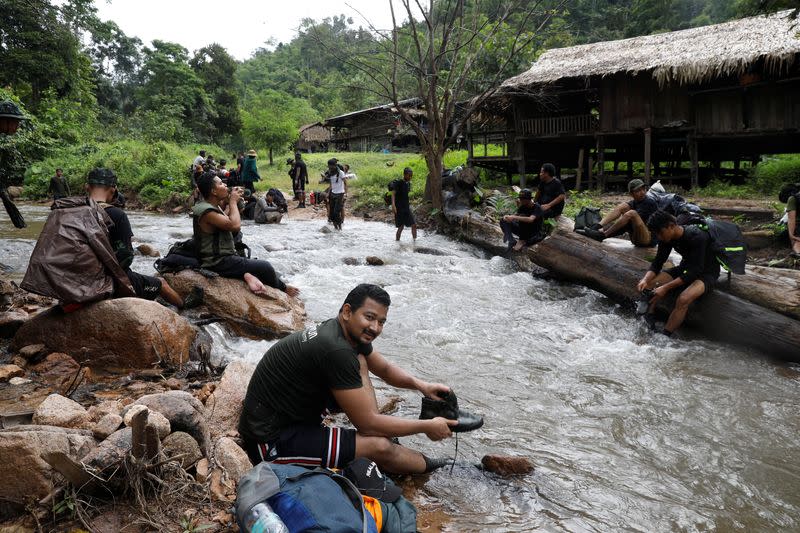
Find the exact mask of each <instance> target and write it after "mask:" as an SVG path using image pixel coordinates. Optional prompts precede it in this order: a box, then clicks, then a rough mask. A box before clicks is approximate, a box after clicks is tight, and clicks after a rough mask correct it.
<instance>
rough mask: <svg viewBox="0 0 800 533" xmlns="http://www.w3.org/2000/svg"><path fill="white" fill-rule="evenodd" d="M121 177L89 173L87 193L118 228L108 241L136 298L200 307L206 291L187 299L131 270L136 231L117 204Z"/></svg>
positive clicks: (98, 170)
mask: <svg viewBox="0 0 800 533" xmlns="http://www.w3.org/2000/svg"><path fill="white" fill-rule="evenodd" d="M116 192H117V176H116V175H115V174H114V172H113V171H112V170H109V169H107V168H95V169H93V170H92V171H91V172H89V177H88V179H87V182H86V194H87V196H88V197H89V198H91V199H92V200H94V201H95V202H97V204H98V205H99V206H101V207H102V208H103V209H105V212H106V213H107V214H108V216H109V218H111V221H112V222H113V223H114V225H113V226H112V227H111V228H110V229H109V231H108V240H109V241H111V247H112V249H113V250H114V254H115V255H116V256H117V262H119V264H120V266H121V267H122V268H123V269H124V270H125V274H127V276H128V279H129V280H130V282H131V285H132V286H133V290H134V292H135V293H136V296H137V297H139V298H143V299H145V300H155V299H156V298H157V297H158V296H161V297H162V298H163V299H164V300H166V301H167V302H169V303H171V304H172V305H174V306H176V307H178V308H185V309H188V308H191V307H196V306H198V305H200V304H201V303H203V289H202V288H200V287H194V288H193V289H192V292H191V293H189V295H188V296H187V297H186V299H185V300H184V299H183V298H181V297H180V295H179V294H178V293H177V292H175V290H173V289H172V287H170V286H169V285H168V284H167V282H166V281H164V280H163V279H161V278H157V277H154V276H147V275H145V274H139V273H138V272H134V271H133V270H131V264H132V263H133V244H131V238H132V237H133V230H132V229H131V222H130V220H129V219H128V215H127V213H125V211H123V210H122V208H121V207H120V206H119V205H118V204H117V203H115V198H116V197H117V194H116Z"/></svg>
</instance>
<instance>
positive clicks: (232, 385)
mask: <svg viewBox="0 0 800 533" xmlns="http://www.w3.org/2000/svg"><path fill="white" fill-rule="evenodd" d="M255 369H256V364H255V363H247V362H245V361H243V360H241V359H237V360H235V361H233V362H231V363H230V364H229V365H228V366H227V367H226V368H225V372H224V373H223V374H222V379H221V380H220V382H219V385H217V387H216V388H215V389H214V392H213V393H212V394H211V395H210V396H209V397H208V399H207V400H206V409H207V410H208V411H209V412H210V413H211V415H210V416H209V417H208V425H209V428H210V430H211V436H212V437H219V436H221V435H225V434H226V433H228V432H230V431H236V428H237V425H238V424H239V416H240V415H241V414H242V401H244V395H245V392H247V385H248V383H250V377H251V376H252V375H253V372H254V371H255Z"/></svg>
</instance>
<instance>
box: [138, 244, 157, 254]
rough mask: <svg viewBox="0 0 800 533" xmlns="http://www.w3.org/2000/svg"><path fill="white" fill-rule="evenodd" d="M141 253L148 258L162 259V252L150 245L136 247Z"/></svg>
mask: <svg viewBox="0 0 800 533" xmlns="http://www.w3.org/2000/svg"><path fill="white" fill-rule="evenodd" d="M136 249H137V250H139V253H140V254H142V255H146V256H147V257H161V252H159V251H158V250H156V249H155V248H153V247H152V246H150V245H149V244H140V245H139V246H137V247H136Z"/></svg>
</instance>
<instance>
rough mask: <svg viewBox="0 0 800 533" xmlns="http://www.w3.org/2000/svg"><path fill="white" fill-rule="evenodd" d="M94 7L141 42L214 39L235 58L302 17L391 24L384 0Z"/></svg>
mask: <svg viewBox="0 0 800 533" xmlns="http://www.w3.org/2000/svg"><path fill="white" fill-rule="evenodd" d="M95 6H97V11H98V15H99V17H100V18H101V19H102V20H113V21H114V22H116V23H117V25H118V26H119V27H120V28H122V31H124V32H125V34H126V35H129V36H136V37H139V38H140V39H141V40H142V41H143V42H144V43H145V44H146V45H149V44H150V42H151V41H152V40H153V39H161V40H163V41H171V42H177V43H180V44H182V45H183V46H185V47H186V48H188V49H189V51H190V52H192V51H194V50H197V49H199V48H202V47H203V46H205V45H207V44H210V43H213V42H217V43H219V44H221V45H222V46H224V47H225V48H226V49H227V50H228V52H229V53H230V54H231V55H232V56H234V57H235V58H236V59H240V60H242V59H247V58H248V57H250V55H251V54H252V53H253V52H254V51H255V50H256V49H257V48H261V47H264V43H265V42H266V41H268V40H269V39H270V38H274V39H275V41H276V42H284V43H286V42H289V41H291V40H292V37H294V35H296V33H297V27H298V26H299V25H300V20H301V19H303V18H305V17H310V18H313V19H315V20H321V19H323V18H325V17H330V16H333V15H341V14H344V15H346V16H348V17H352V18H353V22H354V23H355V24H356V26H358V25H362V26H364V27H366V26H367V24H366V23H365V22H364V19H363V18H362V17H361V16H360V15H358V13H357V12H356V10H358V11H360V12H361V13H362V14H363V15H364V16H365V17H366V18H367V19H368V20H369V21H370V22H372V23H373V24H375V25H376V26H377V27H379V28H388V27H391V21H392V19H391V15H390V13H389V7H388V1H387V0H347V2H344V1H336V0H277V1H276V0H270V1H262V2H257V1H255V0H216V1H212V0H112V1H111V2H108V1H106V0H95Z"/></svg>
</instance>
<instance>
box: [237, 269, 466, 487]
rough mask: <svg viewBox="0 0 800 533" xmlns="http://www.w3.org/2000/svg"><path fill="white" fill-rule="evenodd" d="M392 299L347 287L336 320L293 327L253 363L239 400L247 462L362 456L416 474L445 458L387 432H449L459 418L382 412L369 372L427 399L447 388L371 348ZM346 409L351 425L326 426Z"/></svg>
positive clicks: (439, 435) (328, 462) (433, 435)
mask: <svg viewBox="0 0 800 533" xmlns="http://www.w3.org/2000/svg"><path fill="white" fill-rule="evenodd" d="M390 303H391V301H390V299H389V295H388V294H387V293H386V291H384V290H383V289H381V288H380V287H378V286H377V285H369V284H361V285H358V286H357V287H356V288H355V289H353V290H352V291H350V294H348V295H347V298H346V299H345V301H344V304H343V305H342V307H341V309H340V310H339V315H338V316H337V317H336V318H332V319H330V320H326V321H325V322H323V323H321V324H319V325H317V326H312V327H309V328H307V329H305V330H302V331H298V332H296V333H293V334H291V335H289V336H288V337H285V338H283V339H281V340H280V341H278V342H277V343H276V344H275V345H273V346H272V347H271V348H270V349H269V350H267V353H266V354H264V357H262V358H261V361H260V362H259V363H258V366H257V367H256V370H255V372H254V373H253V376H252V378H251V379H250V384H249V385H248V387H247V394H246V395H245V399H244V408H243V410H242V415H241V418H240V419H239V434H240V435H241V436H242V438H243V439H244V443H245V449H246V450H247V454H248V455H249V456H250V460H251V461H252V462H253V464H257V463H258V462H260V461H270V462H276V463H293V464H305V465H309V466H323V467H328V468H343V467H344V466H346V465H347V464H349V463H350V462H351V461H352V460H353V459H354V458H356V457H368V458H369V459H371V460H373V461H375V462H376V463H377V464H378V466H380V468H381V469H383V470H386V471H388V472H394V473H398V474H400V473H422V472H428V471H431V470H433V469H435V468H437V467H439V466H442V464H443V461H441V460H436V459H430V458H428V457H425V456H424V455H422V454H421V453H419V452H417V451H414V450H411V449H409V448H405V447H403V446H400V445H399V444H396V443H395V442H393V441H392V440H391V439H392V437H404V436H407V435H414V434H418V433H424V434H425V435H427V437H428V438H429V439H431V440H434V441H436V440H441V439H444V438H446V437H449V436H450V435H451V434H452V433H451V429H450V427H451V426H455V425H457V423H458V421H457V420H447V419H445V418H442V417H436V418H432V419H428V420H414V419H404V418H398V417H394V416H389V415H383V414H381V413H380V412H379V411H378V402H377V400H376V398H375V391H374V389H373V387H372V382H371V381H370V377H369V374H370V372H371V373H373V374H375V375H376V376H378V377H379V378H381V379H382V380H383V381H385V382H386V383H388V384H389V385H392V386H393V387H399V388H404V389H411V390H418V391H420V392H421V393H422V394H424V395H425V396H427V397H429V398H434V399H438V398H437V393H439V392H442V393H444V392H447V391H449V387H447V386H446V385H443V384H441V383H429V382H426V381H423V380H420V379H418V378H416V377H414V376H412V375H411V374H409V373H408V372H406V371H405V370H403V369H402V368H400V367H398V366H397V365H395V364H393V363H391V362H389V361H388V360H387V359H386V358H385V357H384V356H383V355H381V354H380V353H378V352H377V351H376V350H374V349H373V347H372V341H374V340H375V339H376V338H377V337H378V336H379V335H380V334H381V331H382V330H383V325H384V323H385V322H386V315H387V313H388V311H389V304H390ZM337 411H344V413H345V414H347V416H348V418H349V419H350V422H352V424H353V425H354V426H355V427H356V429H346V428H340V427H326V426H323V425H322V424H321V422H322V417H323V416H324V415H325V414H326V412H337Z"/></svg>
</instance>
